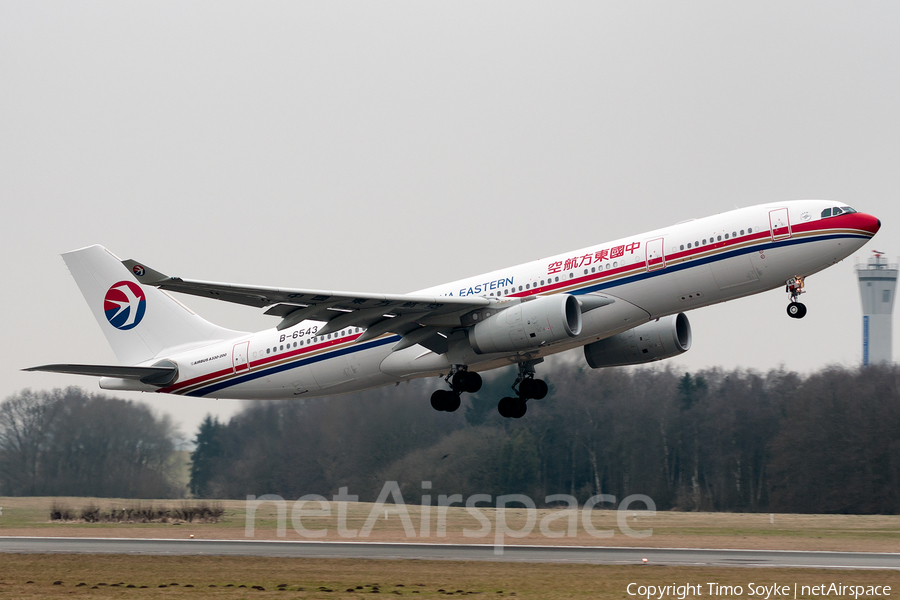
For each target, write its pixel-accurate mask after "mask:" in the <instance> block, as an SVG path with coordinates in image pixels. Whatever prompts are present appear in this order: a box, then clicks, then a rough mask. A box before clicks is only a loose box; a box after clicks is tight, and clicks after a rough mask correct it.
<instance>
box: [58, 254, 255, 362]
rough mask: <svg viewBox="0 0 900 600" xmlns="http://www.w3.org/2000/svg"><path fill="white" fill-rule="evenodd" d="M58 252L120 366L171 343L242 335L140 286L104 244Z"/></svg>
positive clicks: (163, 349) (148, 356)
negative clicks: (63, 252)
mask: <svg viewBox="0 0 900 600" xmlns="http://www.w3.org/2000/svg"><path fill="white" fill-rule="evenodd" d="M62 257H63V260H65V261H66V265H67V266H68V267H69V271H70V272H71V273H72V277H74V278H75V283H77V284H78V287H79V289H80V290H81V293H82V295H84V299H85V300H86V301H87V303H88V306H89V307H90V309H91V312H92V313H94V318H95V319H97V323H98V324H99V325H100V329H102V330H103V334H104V335H105V336H106V339H107V340H108V341H109V345H110V346H112V349H113V352H115V354H116V358H118V359H119V362H120V363H121V364H123V365H136V364H140V363H143V362H145V361H149V360H151V359H154V358H157V357H162V356H161V355H165V354H166V352H167V351H170V350H172V349H174V348H178V347H183V348H187V347H190V346H201V345H204V344H206V343H210V342H214V341H216V340H222V339H228V338H232V337H237V336H240V335H242V332H239V331H233V330H231V329H225V328H223V327H219V326H217V325H213V324H212V323H210V322H209V321H206V320H205V319H203V318H201V317H200V316H198V315H197V314H196V313H194V312H193V311H191V310H190V309H189V308H187V307H186V306H184V305H183V304H181V303H180V302H178V301H177V300H175V299H174V298H172V297H171V296H169V295H168V294H167V293H166V292H164V291H162V290H158V289H156V288H154V287H151V286H142V285H140V284H139V283H138V282H137V280H136V279H135V278H134V276H133V275H132V274H131V272H129V271H128V269H127V268H125V266H124V265H123V264H122V261H121V260H119V258H117V257H116V256H115V255H113V254H112V253H111V252H110V251H108V250H107V249H106V248H104V247H103V246H89V247H87V248H82V249H80V250H74V251H72V252H67V253H65V254H63V255H62Z"/></svg>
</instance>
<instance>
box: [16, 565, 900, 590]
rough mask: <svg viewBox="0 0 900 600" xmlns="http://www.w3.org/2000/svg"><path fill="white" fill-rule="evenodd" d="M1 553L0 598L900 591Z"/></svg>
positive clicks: (639, 572)
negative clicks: (651, 589) (671, 588)
mask: <svg viewBox="0 0 900 600" xmlns="http://www.w3.org/2000/svg"><path fill="white" fill-rule="evenodd" d="M0 560H2V563H0V564H2V570H0V598H23V599H27V598H222V599H232V598H234V599H238V598H265V597H275V598H359V597H360V594H372V593H381V594H390V595H391V596H402V597H406V598H446V597H447V596H475V597H482V598H511V597H512V598H520V599H529V598H540V599H547V600H555V599H562V598H576V599H577V598H585V599H587V598H592V599H607V598H631V599H635V598H636V597H635V596H629V595H628V594H627V593H626V587H627V586H628V584H629V583H632V582H635V583H637V584H641V585H660V586H662V585H668V584H673V583H674V584H676V585H680V584H685V583H691V584H701V585H702V587H701V592H702V596H697V595H689V596H687V597H689V598H693V597H706V596H708V595H709V594H708V593H707V592H708V590H709V588H708V586H707V583H708V582H718V583H719V584H721V585H735V586H738V585H739V586H742V588H743V594H742V595H741V596H737V595H732V596H727V597H729V598H734V597H748V591H749V589H748V587H747V586H748V584H749V583H751V582H752V583H756V584H767V585H771V584H772V583H773V582H777V583H778V584H779V585H790V586H793V585H794V584H795V583H796V584H798V586H802V585H821V584H830V583H842V584H845V585H866V586H868V585H889V586H891V587H892V588H893V589H892V591H891V595H892V596H896V594H897V591H898V590H900V572H896V571H830V570H810V569H753V568H724V569H723V568H719V569H710V568H701V567H697V568H686V567H679V568H675V567H655V566H652V565H650V566H633V567H627V566H626V567H623V566H596V565H558V564H531V563H482V562H452V561H392V560H344V559H327V560H326V559H287V558H236V557H197V556H191V557H161V556H106V555H104V556H98V555H16V554H13V555H0ZM29 582H31V583H29ZM55 582H60V583H59V584H55ZM282 584H283V585H282ZM280 585H281V587H279V586H280ZM145 586H146V587H145ZM241 586H243V587H241ZM259 588H263V589H259ZM799 589H801V590H802V588H799ZM632 591H634V590H632ZM672 597H677V596H669V598H672ZM725 597H726V596H718V598H723V599H724V598H725ZM754 597H755V596H754ZM797 597H798V598H809V597H811V596H810V595H809V594H807V595H803V594H798V596H797ZM832 597H833V596H832ZM844 597H846V596H844Z"/></svg>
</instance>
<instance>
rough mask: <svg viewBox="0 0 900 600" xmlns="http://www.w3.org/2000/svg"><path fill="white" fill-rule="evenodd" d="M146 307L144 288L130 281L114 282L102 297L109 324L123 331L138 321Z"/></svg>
mask: <svg viewBox="0 0 900 600" xmlns="http://www.w3.org/2000/svg"><path fill="white" fill-rule="evenodd" d="M146 309H147V297H146V296H145V295H144V290H142V289H141V286H139V285H137V284H136V283H132V282H130V281H120V282H119V283H114V284H113V285H112V286H111V287H110V288H109V290H108V291H107V292H106V297H105V298H104V299H103V312H105V313H106V318H107V320H108V321H109V324H110V325H112V326H113V327H115V328H116V329H121V330H123V331H124V330H127V329H131V328H132V327H134V326H136V325H137V324H138V323H140V322H141V319H143V318H144V311H145V310H146Z"/></svg>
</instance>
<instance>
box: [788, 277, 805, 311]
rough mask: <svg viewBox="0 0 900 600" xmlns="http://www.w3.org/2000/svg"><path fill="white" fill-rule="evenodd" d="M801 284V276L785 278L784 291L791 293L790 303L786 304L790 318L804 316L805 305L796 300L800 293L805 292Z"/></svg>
mask: <svg viewBox="0 0 900 600" xmlns="http://www.w3.org/2000/svg"><path fill="white" fill-rule="evenodd" d="M803 285H804V284H803V278H802V277H791V278H790V279H788V280H787V287H786V289H785V291H786V292H787V293H789V294H790V295H791V303H790V304H788V307H787V314H788V316H789V317H791V318H792V319H802V318H803V317H805V316H806V305H805V304H803V303H801V302H797V298H799V297H800V294H805V293H806V290H804V289H803Z"/></svg>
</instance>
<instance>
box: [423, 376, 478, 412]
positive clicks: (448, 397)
mask: <svg viewBox="0 0 900 600" xmlns="http://www.w3.org/2000/svg"><path fill="white" fill-rule="evenodd" d="M445 380H446V381H447V383H448V384H450V389H449V390H436V391H435V392H434V393H433V394H431V407H432V408H433V409H434V410H442V411H446V412H454V411H456V410H457V409H458V408H459V405H460V400H459V395H460V394H461V393H463V392H468V393H470V394H474V393H475V392H477V391H478V390H480V389H481V375H479V374H478V373H475V372H474V371H473V372H470V371H467V370H466V367H454V368H453V370H451V371H450V374H449V375H447V377H446V378H445Z"/></svg>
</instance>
